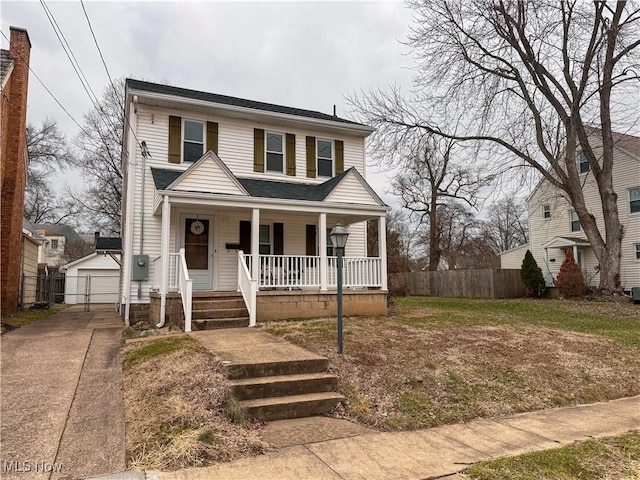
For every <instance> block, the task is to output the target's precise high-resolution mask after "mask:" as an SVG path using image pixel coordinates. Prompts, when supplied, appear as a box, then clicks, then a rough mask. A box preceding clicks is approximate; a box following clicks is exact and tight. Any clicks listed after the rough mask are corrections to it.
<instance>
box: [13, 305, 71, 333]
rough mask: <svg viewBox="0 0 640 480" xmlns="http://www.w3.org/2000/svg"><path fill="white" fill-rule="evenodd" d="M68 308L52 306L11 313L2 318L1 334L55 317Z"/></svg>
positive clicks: (65, 306) (66, 306)
mask: <svg viewBox="0 0 640 480" xmlns="http://www.w3.org/2000/svg"><path fill="white" fill-rule="evenodd" d="M66 308H69V306H68V305H54V306H53V308H44V309H35V308H34V309H29V310H24V311H22V312H17V313H12V314H10V315H3V316H2V322H1V323H2V333H5V332H7V331H11V330H14V329H16V328H20V327H24V326H25V325H29V324H30V323H33V322H37V321H38V320H42V319H43V318H46V317H49V316H51V315H55V314H56V313H58V312H61V311H62V310H65V309H66Z"/></svg>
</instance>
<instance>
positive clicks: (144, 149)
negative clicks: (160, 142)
mask: <svg viewBox="0 0 640 480" xmlns="http://www.w3.org/2000/svg"><path fill="white" fill-rule="evenodd" d="M134 98H135V97H134ZM140 145H141V146H142V193H141V194H140V251H139V253H140V255H142V254H143V253H144V251H143V245H144V190H145V180H146V178H147V170H146V168H147V156H149V157H150V156H151V155H149V150H148V149H147V142H145V141H144V140H143V141H142V142H141V143H140ZM138 298H142V280H138Z"/></svg>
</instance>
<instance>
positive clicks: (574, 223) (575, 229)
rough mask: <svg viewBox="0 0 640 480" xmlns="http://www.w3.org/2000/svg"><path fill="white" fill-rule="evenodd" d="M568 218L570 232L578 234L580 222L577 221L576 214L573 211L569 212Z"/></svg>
mask: <svg viewBox="0 0 640 480" xmlns="http://www.w3.org/2000/svg"><path fill="white" fill-rule="evenodd" d="M569 217H570V220H571V231H572V232H579V231H580V220H579V219H578V214H577V213H576V211H575V210H571V212H569Z"/></svg>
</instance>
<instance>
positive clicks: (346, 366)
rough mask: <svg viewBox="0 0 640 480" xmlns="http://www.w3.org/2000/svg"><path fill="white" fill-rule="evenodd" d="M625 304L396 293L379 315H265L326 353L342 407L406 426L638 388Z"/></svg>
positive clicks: (639, 326) (633, 310) (639, 329)
mask: <svg viewBox="0 0 640 480" xmlns="http://www.w3.org/2000/svg"><path fill="white" fill-rule="evenodd" d="M638 313H639V310H638V308H637V306H634V305H633V304H615V303H597V302H588V301H559V300H558V301H556V300H528V299H523V300H468V299H443V298H425V297H407V298H401V299H398V302H397V308H396V309H395V310H394V312H393V313H392V314H390V315H389V316H387V317H357V318H356V317H348V318H346V319H345V327H344V333H345V336H344V345H345V353H344V355H338V354H337V353H336V324H335V318H324V319H314V320H304V321H298V322H270V323H269V324H267V326H266V327H267V329H268V330H269V331H273V332H277V334H278V335H280V336H281V337H283V338H285V339H287V340H289V341H291V342H293V343H296V344H298V345H300V346H303V347H305V348H308V349H309V350H312V351H313V352H315V353H318V354H320V355H323V356H326V357H328V358H329V361H330V367H329V368H330V370H331V372H332V373H335V374H336V375H338V378H339V389H340V392H341V393H342V394H343V395H344V396H345V397H346V399H347V402H346V405H345V409H344V410H342V411H338V412H337V413H336V415H338V416H342V417H344V418H349V419H352V420H354V421H358V422H360V423H363V424H365V425H367V426H370V427H375V428H379V429H381V430H412V429H417V428H426V427H431V426H436V425H441V424H450V423H457V422H462V421H468V420H472V419H474V418H478V417H485V418H490V417H495V416H502V415H511V414H514V413H520V412H527V411H534V410H542V409H546V408H552V407H557V406H567V405H576V404H581V403H592V402H597V401H604V400H610V399H614V398H620V397H627V396H632V395H637V394H640V384H638V381H637V379H638V378H639V377H640V315H638Z"/></svg>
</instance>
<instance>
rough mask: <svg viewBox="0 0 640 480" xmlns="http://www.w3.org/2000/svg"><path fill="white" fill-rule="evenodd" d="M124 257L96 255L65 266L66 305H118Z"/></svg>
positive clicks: (93, 254)
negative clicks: (121, 264)
mask: <svg viewBox="0 0 640 480" xmlns="http://www.w3.org/2000/svg"><path fill="white" fill-rule="evenodd" d="M119 260H120V255H119V254H118V255H113V256H111V255H105V254H103V253H92V254H90V255H87V256H86V257H83V258H81V259H79V260H76V261H75V262H71V263H68V264H67V265H65V266H64V267H62V268H63V269H64V270H66V273H65V289H64V302H65V303H66V304H70V305H74V304H76V303H86V302H89V303H117V302H118V298H119V297H118V291H119V287H120V264H119V263H118V262H119Z"/></svg>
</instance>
